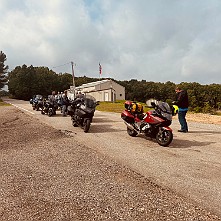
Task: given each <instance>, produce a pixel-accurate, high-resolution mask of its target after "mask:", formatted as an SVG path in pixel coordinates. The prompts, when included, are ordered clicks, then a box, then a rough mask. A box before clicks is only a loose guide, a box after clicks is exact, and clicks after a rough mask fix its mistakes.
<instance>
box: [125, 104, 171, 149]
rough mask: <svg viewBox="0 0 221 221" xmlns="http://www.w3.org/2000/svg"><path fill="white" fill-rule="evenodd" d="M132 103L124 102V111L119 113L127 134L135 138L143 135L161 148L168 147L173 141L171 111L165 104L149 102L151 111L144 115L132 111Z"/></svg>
mask: <svg viewBox="0 0 221 221" xmlns="http://www.w3.org/2000/svg"><path fill="white" fill-rule="evenodd" d="M132 106H133V103H132V102H131V101H126V102H125V110H124V111H123V112H122V113H121V118H122V119H123V120H124V123H125V124H126V125H127V133H128V134H129V135H130V136H132V137H136V136H137V135H139V134H143V135H145V136H147V137H151V138H155V139H156V141H157V143H158V144H159V145H161V146H168V145H169V144H170V143H171V142H172V140H173V133H172V129H171V128H170V127H169V126H170V125H171V123H172V115H173V114H172V109H171V107H170V106H169V104H168V103H166V102H161V101H155V102H151V107H153V108H154V109H153V110H150V111H147V112H146V113H138V112H136V111H133V110H132Z"/></svg>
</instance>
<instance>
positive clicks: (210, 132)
mask: <svg viewBox="0 0 221 221" xmlns="http://www.w3.org/2000/svg"><path fill="white" fill-rule="evenodd" d="M188 134H221V131H212V130H207V131H206V130H205V131H199V130H198V131H189V132H188Z"/></svg>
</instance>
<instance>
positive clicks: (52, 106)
mask: <svg viewBox="0 0 221 221" xmlns="http://www.w3.org/2000/svg"><path fill="white" fill-rule="evenodd" d="M57 107H58V105H57V103H56V102H52V101H50V98H49V99H48V100H45V101H44V103H43V108H42V109H41V114H47V115H48V116H49V117H51V116H53V115H56V110H57Z"/></svg>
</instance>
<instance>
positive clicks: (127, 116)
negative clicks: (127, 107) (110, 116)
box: [121, 111, 134, 123]
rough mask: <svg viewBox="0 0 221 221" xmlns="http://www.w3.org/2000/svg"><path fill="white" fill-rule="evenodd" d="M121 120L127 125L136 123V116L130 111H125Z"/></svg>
mask: <svg viewBox="0 0 221 221" xmlns="http://www.w3.org/2000/svg"><path fill="white" fill-rule="evenodd" d="M121 118H122V119H123V120H125V121H126V122H127V123H134V116H133V115H132V114H131V113H130V112H128V111H123V112H122V114H121Z"/></svg>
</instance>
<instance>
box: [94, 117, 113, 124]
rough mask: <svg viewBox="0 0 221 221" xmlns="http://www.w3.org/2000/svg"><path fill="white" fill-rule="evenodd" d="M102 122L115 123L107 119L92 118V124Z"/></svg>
mask: <svg viewBox="0 0 221 221" xmlns="http://www.w3.org/2000/svg"><path fill="white" fill-rule="evenodd" d="M102 122H115V121H114V120H110V119H107V118H105V117H94V118H93V123H102Z"/></svg>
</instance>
